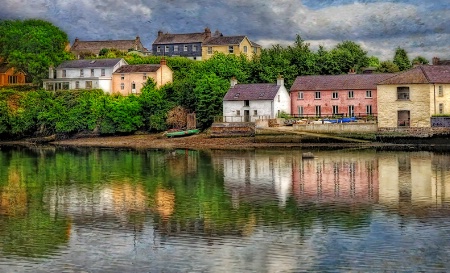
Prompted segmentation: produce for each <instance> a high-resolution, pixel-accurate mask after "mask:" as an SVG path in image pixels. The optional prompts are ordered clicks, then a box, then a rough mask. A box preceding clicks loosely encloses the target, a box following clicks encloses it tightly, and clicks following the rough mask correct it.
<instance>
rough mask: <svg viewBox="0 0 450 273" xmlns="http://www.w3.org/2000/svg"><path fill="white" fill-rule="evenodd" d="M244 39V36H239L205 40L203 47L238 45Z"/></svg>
mask: <svg viewBox="0 0 450 273" xmlns="http://www.w3.org/2000/svg"><path fill="white" fill-rule="evenodd" d="M244 39H245V35H240V36H217V37H211V38H209V39H208V40H206V41H205V42H204V43H203V45H205V46H208V45H238V44H240V43H241V42H242V40H244Z"/></svg>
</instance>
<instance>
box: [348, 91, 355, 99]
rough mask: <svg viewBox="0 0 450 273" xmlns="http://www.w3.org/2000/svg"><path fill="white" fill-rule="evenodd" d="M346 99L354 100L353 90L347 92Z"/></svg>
mask: <svg viewBox="0 0 450 273" xmlns="http://www.w3.org/2000/svg"><path fill="white" fill-rule="evenodd" d="M348 98H349V99H353V98H354V94H353V90H350V91H348Z"/></svg>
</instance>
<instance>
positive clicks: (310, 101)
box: [290, 74, 394, 117]
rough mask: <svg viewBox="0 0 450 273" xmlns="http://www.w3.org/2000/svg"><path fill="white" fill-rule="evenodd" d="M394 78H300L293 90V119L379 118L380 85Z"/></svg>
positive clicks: (356, 75) (372, 75)
mask: <svg viewBox="0 0 450 273" xmlns="http://www.w3.org/2000/svg"><path fill="white" fill-rule="evenodd" d="M392 76H394V74H345V75H326V76H323V75H322V76H298V77H297V78H296V79H295V81H294V84H293V85H292V87H291V90H290V91H291V92H290V96H291V115H293V116H296V117H308V116H319V117H321V116H333V115H343V116H350V117H353V116H368V115H376V114H377V83H378V82H381V81H383V80H386V79H388V78H390V77H392Z"/></svg>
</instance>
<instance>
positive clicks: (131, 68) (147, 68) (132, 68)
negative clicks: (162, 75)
mask: <svg viewBox="0 0 450 273" xmlns="http://www.w3.org/2000/svg"><path fill="white" fill-rule="evenodd" d="M160 67H161V65H160V64H134V65H122V66H121V67H119V68H118V69H117V70H116V72H114V73H146V72H156V71H158V69H159V68H160Z"/></svg>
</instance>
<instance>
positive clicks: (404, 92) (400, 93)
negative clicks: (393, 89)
mask: <svg viewBox="0 0 450 273" xmlns="http://www.w3.org/2000/svg"><path fill="white" fill-rule="evenodd" d="M397 100H409V87H406V86H400V87H397Z"/></svg>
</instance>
